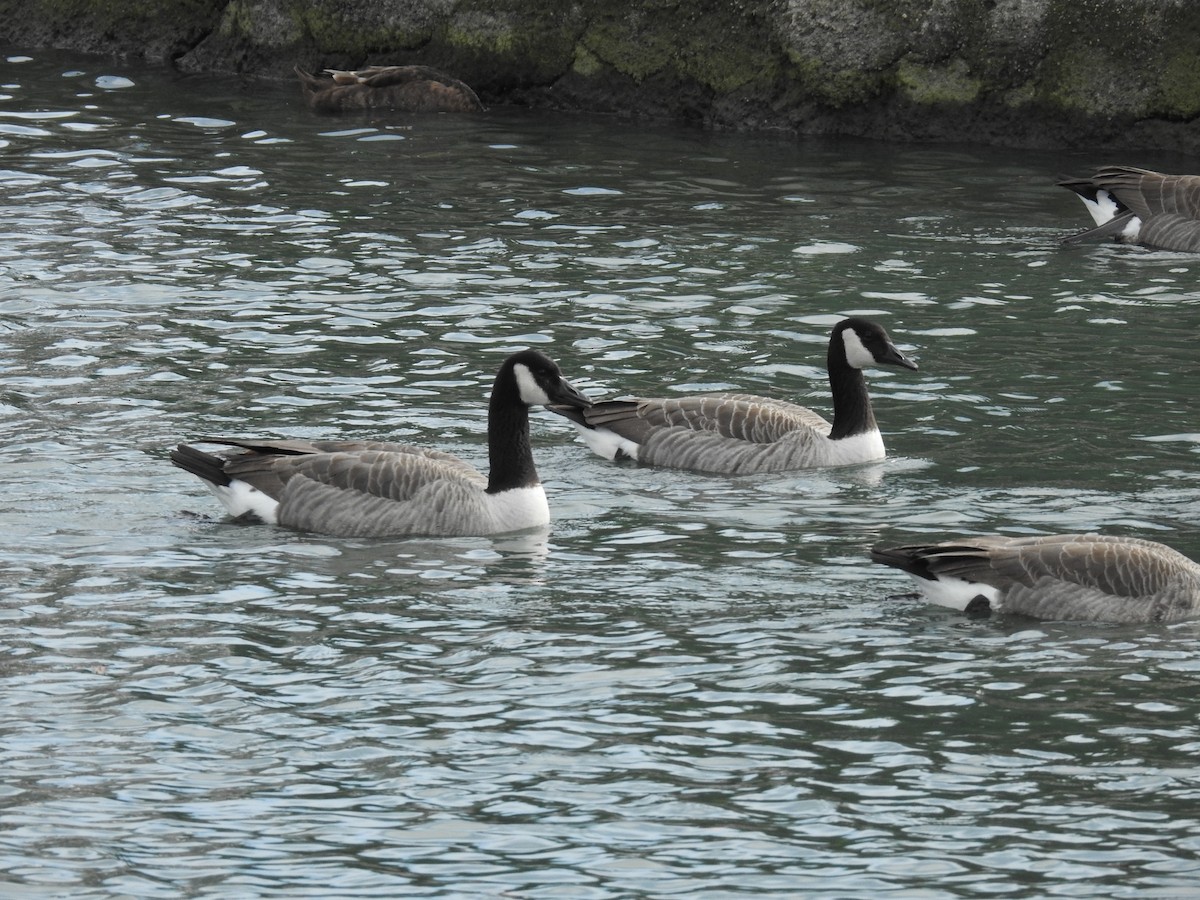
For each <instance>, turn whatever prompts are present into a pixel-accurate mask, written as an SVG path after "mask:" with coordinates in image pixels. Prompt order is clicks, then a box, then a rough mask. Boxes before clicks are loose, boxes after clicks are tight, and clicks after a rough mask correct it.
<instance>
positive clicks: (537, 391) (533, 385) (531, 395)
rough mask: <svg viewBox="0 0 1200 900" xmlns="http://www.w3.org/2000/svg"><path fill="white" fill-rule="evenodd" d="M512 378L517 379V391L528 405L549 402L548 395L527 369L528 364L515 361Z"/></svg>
mask: <svg viewBox="0 0 1200 900" xmlns="http://www.w3.org/2000/svg"><path fill="white" fill-rule="evenodd" d="M513 378H515V379H516V380H517V392H518V393H519V394H520V395H521V399H522V400H523V401H524V402H525V403H527V404H529V405H530V406H544V405H545V404H547V403H549V402H550V397H549V396H548V395H547V394H546V392H545V391H544V390H542V386H541V385H540V384H538V383H537V379H536V378H534V377H533V373H532V372H530V371H529V366H527V365H525V364H524V363H517V364H516V365H515V366H513Z"/></svg>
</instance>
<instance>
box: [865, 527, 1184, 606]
mask: <svg viewBox="0 0 1200 900" xmlns="http://www.w3.org/2000/svg"><path fill="white" fill-rule="evenodd" d="M871 559H872V560H873V561H874V562H877V563H882V564H883V565H885V566H893V567H895V568H897V569H901V570H902V571H904V572H907V573H908V574H909V575H911V576H912V577H913V579H914V580H915V581H916V583H917V587H918V588H919V589H920V591H921V592H922V593H923V594H924V595H925V597H926V599H928V600H929V601H930V602H933V603H936V604H938V605H940V606H947V607H950V608H951V609H957V610H960V611H962V612H966V613H967V614H968V615H972V616H987V615H989V614H991V613H1016V614H1019V615H1025V616H1032V617H1035V618H1038V619H1057V620H1063V621H1072V620H1073V621H1086V622H1112V623H1125V624H1134V623H1166V622H1178V621H1182V620H1184V619H1191V618H1195V617H1196V616H1198V615H1200V565H1197V564H1196V563H1194V562H1192V561H1191V560H1190V559H1188V558H1187V557H1186V556H1184V555H1183V554H1182V553H1179V552H1177V551H1175V550H1172V549H1171V548H1170V547H1168V546H1166V545H1165V544H1159V543H1157V542H1155V541H1147V540H1142V539H1139V538H1127V537H1111V536H1105V535H1099V534H1056V535H1045V536H1037V537H1007V536H1000V535H992V536H986V537H964V538H958V539H955V540H948V541H942V542H936V543H929V544H908V545H898V546H897V545H887V544H879V545H877V546H875V547H874V548H872V550H871Z"/></svg>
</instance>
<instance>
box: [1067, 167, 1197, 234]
mask: <svg viewBox="0 0 1200 900" xmlns="http://www.w3.org/2000/svg"><path fill="white" fill-rule="evenodd" d="M1058 184H1059V186H1061V187H1065V188H1067V189H1068V190H1071V191H1074V192H1075V193H1076V194H1078V195H1079V198H1080V199H1081V200H1082V201H1083V205H1084V206H1086V207H1087V209H1088V212H1089V213H1091V214H1092V219H1093V220H1095V222H1096V227H1095V228H1089V229H1087V230H1086V231H1081V232H1079V234H1073V235H1071V236H1070V237H1067V238H1065V239H1064V240H1063V243H1068V244H1075V243H1080V242H1083V241H1089V240H1114V241H1120V242H1122V243H1126V244H1140V245H1142V246H1143V247H1150V248H1152V249H1156V250H1182V251H1185V252H1192V253H1200V175H1164V174H1162V173H1161V172H1151V171H1150V170H1149V169H1135V168H1132V167H1130V166H1108V167H1107V168H1103V169H1100V170H1099V171H1097V172H1096V174H1094V175H1092V176H1090V177H1088V178H1068V179H1065V180H1063V181H1060V182H1058Z"/></svg>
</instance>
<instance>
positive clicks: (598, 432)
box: [572, 422, 641, 460]
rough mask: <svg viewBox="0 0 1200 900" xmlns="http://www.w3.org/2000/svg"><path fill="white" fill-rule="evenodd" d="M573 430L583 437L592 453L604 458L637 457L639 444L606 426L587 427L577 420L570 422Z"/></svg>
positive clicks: (633, 458) (634, 458)
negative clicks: (573, 427)
mask: <svg viewBox="0 0 1200 900" xmlns="http://www.w3.org/2000/svg"><path fill="white" fill-rule="evenodd" d="M572 424H573V425H574V426H575V430H576V431H578V432H579V436H580V437H581V438H583V442H584V443H585V444H587V445H588V447H589V448H590V449H591V451H592V452H593V453H595V454H596V455H597V456H601V457H603V458H604V459H632V460H636V459H637V458H638V449H639V448H640V447H641V444H638V443H636V442H635V441H631V440H629V438H623V437H621V436H620V435H619V434H617V433H616V432H615V431H611V430H609V429H608V428H589V427H587V426H585V425H580V424H579V423H578V422H573V423H572Z"/></svg>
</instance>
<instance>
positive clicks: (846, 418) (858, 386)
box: [828, 332, 879, 441]
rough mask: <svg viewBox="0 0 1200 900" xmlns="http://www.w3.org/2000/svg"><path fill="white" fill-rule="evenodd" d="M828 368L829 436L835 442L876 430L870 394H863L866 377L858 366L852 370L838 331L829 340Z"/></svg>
mask: <svg viewBox="0 0 1200 900" xmlns="http://www.w3.org/2000/svg"><path fill="white" fill-rule="evenodd" d="M828 367H829V389H830V392H831V393H832V394H833V428H832V429H830V432H829V437H830V439H831V440H835V441H836V440H840V439H841V438H848V437H853V436H854V435H856V434H865V433H866V432H869V431H876V430H878V428H879V426H878V425H877V424H876V423H875V412H874V410H872V409H871V397H870V395H869V394H868V393H867V380H866V379H865V378H864V377H863V373H862V369H856V368H855V367H854V366H852V365H850V363H849V362H847V361H846V345H845V342H844V341H843V340H842V336H841V333H840V332H839V333H838V334H836V335H834V338H833V340H831V341H830V342H829V358H828Z"/></svg>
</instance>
